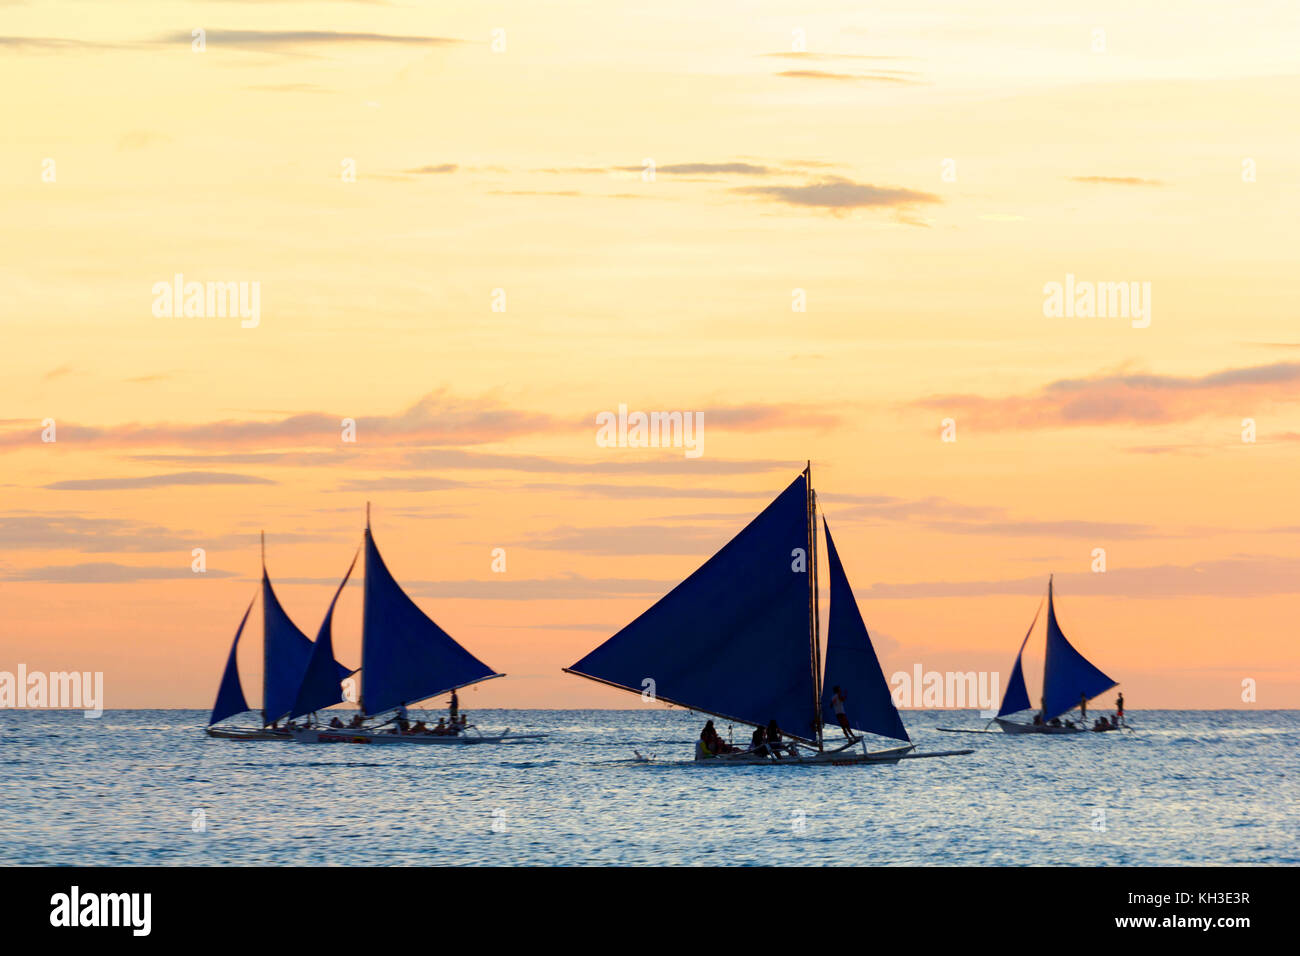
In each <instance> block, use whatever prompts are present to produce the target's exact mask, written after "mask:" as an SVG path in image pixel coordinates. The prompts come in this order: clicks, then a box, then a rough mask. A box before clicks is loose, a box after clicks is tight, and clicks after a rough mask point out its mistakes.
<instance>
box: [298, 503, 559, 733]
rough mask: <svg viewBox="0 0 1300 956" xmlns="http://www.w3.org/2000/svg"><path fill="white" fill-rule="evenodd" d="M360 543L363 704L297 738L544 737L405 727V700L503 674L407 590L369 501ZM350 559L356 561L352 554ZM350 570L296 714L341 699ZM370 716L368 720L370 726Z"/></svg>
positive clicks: (319, 640) (327, 619)
mask: <svg viewBox="0 0 1300 956" xmlns="http://www.w3.org/2000/svg"><path fill="white" fill-rule="evenodd" d="M363 548H364V550H365V574H366V577H365V590H364V597H363V599H362V601H363V610H362V618H361V671H360V673H361V697H360V701H359V704H360V710H359V712H358V714H357V715H356V717H354V718H353V724H352V725H349V726H337V727H336V726H313V727H306V728H300V727H295V728H294V729H293V730H292V731H291V733H292V734H293V737H294V739H295V740H297V741H299V742H300V743H353V744H482V743H501V742H502V741H505V740H507V738H508V739H509V741H510V742H514V741H518V740H532V739H537V738H539V737H544V736H546V735H545V734H511V733H510V728H508V727H507V728H506V729H505V730H503V731H501V732H500V733H495V734H485V733H481V732H478V729H477V728H475V727H473V726H465V727H463V728H457V729H456V730H455V731H452V732H447V733H435V732H431V731H420V730H414V729H411V728H410V727H408V726H406V725H407V721H406V708H407V706H408V705H411V704H414V703H417V702H419V701H422V700H427V699H429V698H431V697H437V696H440V695H442V694H446V693H450V692H454V691H456V690H459V689H460V688H462V687H468V686H470V685H471V684H477V683H479V682H481V681H485V680H492V679H493V678H496V677H504V676H505V675H504V674H500V673H498V672H497V671H495V670H493V669H492V668H491V667H489V666H488V665H487V664H484V663H483V662H482V661H480V660H479V659H478V658H477V657H475V656H474V655H473V654H471V653H470V652H469V651H467V650H465V648H463V647H461V645H460V644H459V643H457V642H456V640H455V639H454V638H453V637H452V636H451V635H450V634H448V633H447V632H446V631H444V630H443V629H442V628H441V627H439V626H438V625H437V624H435V623H434V621H433V619H432V618H430V617H429V616H428V615H426V614H425V613H424V612H423V611H421V610H420V608H419V607H418V606H417V605H416V604H415V602H414V601H412V600H411V599H410V597H408V596H407V594H406V592H405V591H403V590H402V587H401V585H399V584H398V583H397V580H396V579H395V578H394V577H393V575H392V573H391V572H390V571H389V570H388V566H387V565H386V564H385V563H384V559H383V557H382V556H381V555H380V553H379V549H378V547H376V546H375V539H374V536H373V535H372V534H371V531H370V506H369V505H368V504H367V505H366V533H365V542H364V545H363ZM352 564H353V566H355V565H356V558H355V557H354V558H353V559H352ZM351 574H352V567H349V568H348V573H347V574H346V575H344V577H343V582H342V583H341V584H340V585H339V587H338V590H337V591H336V592H335V594H334V600H333V601H331V602H330V607H329V611H328V613H327V614H326V615H325V620H324V622H323V623H322V624H321V629H320V633H319V634H318V635H317V637H316V643H315V645H314V649H313V652H312V658H311V660H310V661H309V662H308V664H307V666H306V668H305V670H304V673H303V679H302V681H301V684H300V686H299V687H298V689H297V693H296V695H295V698H294V700H293V702H292V705H291V706H290V709H289V718H290V719H291V720H294V719H297V718H299V717H305V716H309V715H313V714H315V713H316V712H318V711H323V710H325V709H326V708H328V707H330V706H332V705H334V704H339V703H343V701H344V697H343V692H342V688H341V687H340V683H339V680H338V679H337V675H336V674H335V673H334V672H333V671H332V670H331V668H330V666H329V661H330V660H332V658H333V649H332V648H333V631H332V629H333V618H334V605H335V603H336V602H337V601H338V598H339V595H340V594H341V593H342V592H343V588H344V586H345V585H346V584H347V582H348V578H349V577H350V576H351ZM385 717H387V718H388V719H386V720H385V719H383V718H385ZM367 720H369V721H371V723H370V724H368V725H367V724H366V723H365V721H367ZM470 731H474V732H473V733H471V732H470Z"/></svg>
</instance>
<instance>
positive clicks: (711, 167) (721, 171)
mask: <svg viewBox="0 0 1300 956" xmlns="http://www.w3.org/2000/svg"><path fill="white" fill-rule="evenodd" d="M615 169H617V170H618V171H619V172H626V173H639V172H641V170H642V167H641V166H616V167H615ZM776 172H778V170H775V169H773V168H772V167H770V166H760V165H758V164H756V163H739V162H733V163H667V164H665V165H663V166H655V173H656V174H658V173H663V174H665V175H668V176H725V175H727V174H735V175H739V176H771V175H773V174H774V173H776Z"/></svg>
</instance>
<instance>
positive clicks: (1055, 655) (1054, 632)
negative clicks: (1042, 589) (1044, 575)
mask: <svg viewBox="0 0 1300 956" xmlns="http://www.w3.org/2000/svg"><path fill="white" fill-rule="evenodd" d="M1115 683H1116V682H1115V681H1114V680H1111V678H1109V677H1107V676H1106V675H1105V674H1103V673H1102V672H1101V671H1099V670H1097V668H1096V667H1094V666H1093V665H1092V664H1091V663H1089V661H1088V659H1087V658H1085V657H1084V656H1083V655H1082V654H1080V653H1079V652H1078V651H1076V650H1075V649H1074V646H1073V645H1072V644H1071V643H1070V642H1069V641H1067V640H1066V639H1065V635H1064V634H1063V633H1061V628H1060V625H1058V624H1057V623H1056V608H1055V607H1053V606H1052V584H1051V581H1050V580H1049V581H1048V584H1047V659H1046V661H1045V663H1044V664H1043V700H1044V704H1043V706H1044V708H1045V710H1046V713H1044V714H1043V720H1051V719H1052V718H1053V717H1060V716H1061V715H1062V714H1064V713H1066V712H1068V711H1069V710H1071V709H1073V708H1075V707H1078V706H1079V698H1080V697H1081V696H1082V697H1088V698H1093V697H1096V696H1097V695H1098V694H1100V693H1102V692H1103V691H1107V690H1110V689H1111V688H1112V687H1114V686H1115Z"/></svg>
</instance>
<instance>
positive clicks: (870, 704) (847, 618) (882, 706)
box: [822, 519, 912, 742]
mask: <svg viewBox="0 0 1300 956" xmlns="http://www.w3.org/2000/svg"><path fill="white" fill-rule="evenodd" d="M822 525H823V527H824V528H825V529H826V556H827V559H828V560H829V561H830V570H831V613H830V620H829V622H828V623H827V628H828V631H827V635H826V679H825V681H823V682H822V719H823V721H824V722H825V723H826V725H827V726H828V727H830V728H834V727H835V726H836V725H837V723H838V718H837V717H836V716H835V708H834V707H833V706H832V704H831V698H832V697H833V696H834V694H835V687H836V686H837V685H838V686H839V688H840V689H841V691H842V692H843V694H844V698H845V703H844V712H845V714H846V715H847V716H848V718H849V726H850V727H852V728H853V729H854V730H859V731H865V732H866V733H871V734H879V735H880V736H882V737H892V738H893V739H895V740H906V741H909V742H910V741H911V739H912V738H911V737H909V736H908V735H907V728H906V727H904V726H903V718H902V717H901V716H900V715H899V713H898V708H897V707H895V706H894V698H893V695H891V694H890V692H889V683H888V682H887V681H886V680H885V673H884V671H882V670H881V668H880V660H879V658H877V657H876V651H875V648H874V647H872V645H871V635H870V634H868V633H867V625H866V624H865V623H864V622H863V620H862V613H861V612H860V611H859V610H858V602H857V599H856V598H854V596H853V588H852V586H851V585H850V584H849V579H848V575H846V574H845V573H844V565H843V564H841V563H840V556H839V552H837V551H836V550H835V542H834V540H832V538H831V526H830V525H829V524H827V523H826V522H825V520H824V519H823V521H822Z"/></svg>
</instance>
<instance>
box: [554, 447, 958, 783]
mask: <svg viewBox="0 0 1300 956" xmlns="http://www.w3.org/2000/svg"><path fill="white" fill-rule="evenodd" d="M816 512H817V503H816V496H815V495H814V493H813V489H812V465H811V463H810V464H809V466H808V468H806V469H805V470H804V471H803V473H802V474H800V475H799V477H797V478H796V479H795V480H794V481H793V482H792V483H791V484H790V486H789V487H788V488H786V489H785V491H783V492H782V493H781V494H780V495H779V496H777V498H776V500H775V501H773V502H772V503H771V504H770V505H768V507H767V508H766V509H764V511H763V512H762V513H761V514H759V515H758V517H756V518H755V519H754V520H753V521H751V522H750V523H749V525H748V526H746V527H745V529H744V530H743V531H741V532H740V533H739V534H738V535H736V536H735V537H734V538H732V539H731V541H730V542H728V543H727V544H726V545H725V546H724V547H723V548H722V550H721V551H719V552H718V553H717V554H715V555H714V556H713V557H712V558H710V559H709V560H708V561H706V562H705V563H704V564H703V565H702V566H701V567H700V568H699V569H698V570H697V571H696V572H695V573H694V574H692V575H691V576H690V577H688V578H687V579H686V580H685V581H683V582H682V583H681V584H679V585H678V586H677V587H676V588H674V589H673V590H672V591H670V592H669V593H668V594H667V595H665V596H664V597H663V598H661V599H660V600H659V601H658V602H657V603H656V604H654V605H653V606H652V607H651V608H650V609H649V610H647V611H646V612H645V613H643V614H642V615H641V616H640V617H638V618H637V619H636V620H634V621H633V622H632V623H631V624H628V625H627V626H626V627H624V628H623V629H622V630H621V631H619V632H618V633H617V634H615V635H614V636H613V637H611V638H610V639H609V640H607V641H605V642H604V643H603V644H601V645H600V646H599V647H597V648H596V649H595V650H593V651H592V652H591V653H590V654H588V655H587V656H586V657H584V658H583V659H582V660H580V661H578V662H577V663H575V664H574V665H572V666H571V667H567V668H564V671H565V672H566V673H569V674H573V675H576V676H578V677H585V678H587V679H588V680H593V681H598V682H599V683H602V684H608V685H609V686H611V687H617V688H619V689H620V690H626V691H631V692H633V693H636V694H642V693H643V692H644V691H646V690H647V689H650V688H653V694H654V696H655V699H657V700H661V701H664V702H666V703H669V704H676V705H678V706H681V707H687V708H689V709H691V710H695V711H700V712H701V713H704V714H708V715H711V716H713V717H719V718H722V719H725V720H729V721H732V722H734V723H738V724H747V725H749V726H751V727H765V726H768V727H770V726H772V725H773V724H775V725H776V726H777V727H778V729H779V731H780V733H781V735H782V743H781V746H780V747H779V748H778V747H776V746H761V747H758V746H756V747H750V748H730V750H729V751H728V750H724V751H722V752H718V753H716V754H715V753H711V752H705V751H703V749H702V748H699V747H697V750H696V759H697V760H699V761H701V764H702V765H703V764H704V763H707V764H709V765H711V766H736V765H749V764H773V765H793V764H817V765H820V764H829V765H835V766H851V765H857V764H875V763H897V762H898V761H899V760H902V759H913V758H918V757H946V756H954V755H958V754H969V753H971V751H970V750H954V751H943V752H938V753H917V752H915V744H913V743H912V742H911V738H910V736H909V735H908V732H907V729H906V727H904V726H903V721H902V718H901V716H900V715H899V713H898V709H897V708H896V707H895V706H894V701H893V698H892V696H891V694H890V690H889V684H888V683H887V682H886V680H885V675H884V673H883V672H882V671H881V669H880V662H879V660H878V659H877V657H876V652H875V649H874V648H873V647H872V645H871V638H870V636H869V635H868V633H867V628H866V625H865V624H864V623H863V620H862V615H861V613H860V612H859V610H858V606H857V601H856V600H855V599H854V597H853V591H852V588H851V587H850V585H849V581H848V577H847V576H846V574H845V572H844V566H843V565H842V564H841V563H840V558H839V554H838V553H837V552H836V550H835V542H834V540H833V539H832V538H831V535H830V526H829V524H826V525H825V527H826V549H827V556H828V558H829V565H830V574H831V587H830V591H831V607H830V623H829V634H828V636H827V644H826V662H825V669H824V671H823V668H822V660H821V633H820V631H821V627H820V615H819V611H818V606H817V560H816V557H817V555H816V546H817V534H816V529H817V525H816ZM835 688H839V691H840V697H839V705H840V707H841V708H842V709H844V710H845V712H846V717H847V723H848V725H849V726H850V727H851V728H852V729H853V730H854V731H856V732H858V733H868V734H875V735H879V736H882V737H887V738H890V739H891V740H895V741H902V742H903V744H902V745H901V746H895V747H891V748H888V749H884V750H876V751H868V750H867V745H866V742H865V738H864V737H861V736H853V737H848V735H847V734H846V737H848V739H847V740H846V741H845V742H843V743H839V744H833V743H832V742H829V741H827V740H826V739H825V735H824V733H823V729H824V725H825V723H826V721H827V720H830V721H832V722H834V721H836V720H837V714H836V712H835V707H834V704H833V702H832V692H833V690H834V689H835ZM858 747H860V750H855V749H852V748H858ZM638 758H639V759H644V758H640V755H639V754H638Z"/></svg>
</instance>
